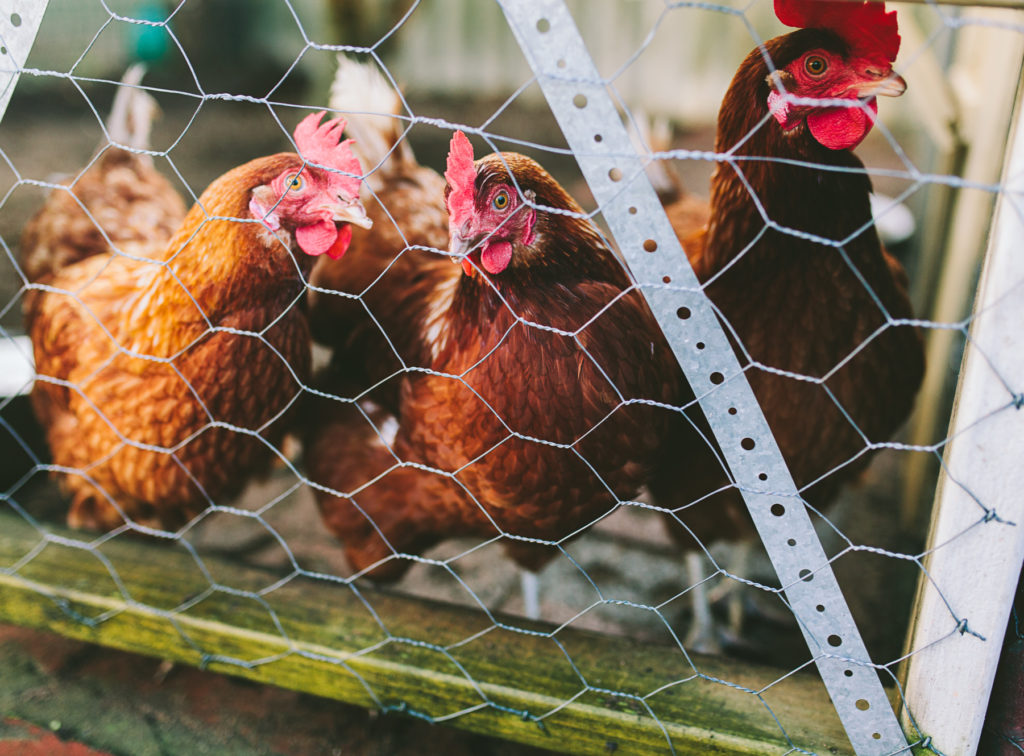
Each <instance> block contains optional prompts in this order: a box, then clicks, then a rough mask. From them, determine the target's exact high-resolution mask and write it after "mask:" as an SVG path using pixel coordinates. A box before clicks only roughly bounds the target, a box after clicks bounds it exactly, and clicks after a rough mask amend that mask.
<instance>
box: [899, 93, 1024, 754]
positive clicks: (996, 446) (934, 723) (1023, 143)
mask: <svg viewBox="0 0 1024 756" xmlns="http://www.w3.org/2000/svg"><path fill="white" fill-rule="evenodd" d="M1008 155H1009V156H1008V159H1007V162H1006V164H1005V168H1004V172H1003V189H1002V192H1001V194H1000V196H999V200H998V203H997V208H996V214H995V219H994V221H993V231H992V235H991V239H990V245H989V250H988V254H987V256H986V259H985V264H984V268H983V270H982V275H981V281H980V283H979V285H978V296H977V299H976V302H975V310H974V316H973V321H972V323H971V329H970V341H969V343H968V347H967V351H966V354H965V356H964V365H963V369H962V371H961V374H960V385H959V387H958V391H957V400H956V404H955V407H954V416H953V422H952V426H951V428H950V435H949V437H950V439H951V441H950V444H949V445H948V446H947V449H946V456H945V461H944V466H943V472H942V476H941V478H940V481H939V487H938V491H937V493H936V506H935V513H934V515H933V519H932V526H931V532H930V534H929V539H928V551H927V554H928V556H927V557H926V559H925V562H924V564H925V572H924V573H923V574H922V578H921V582H920V585H919V588H918V597H917V606H916V611H915V612H914V615H913V616H914V623H913V626H912V628H911V635H910V642H909V648H908V653H909V654H910V656H909V661H908V664H907V668H906V707H905V709H904V712H903V722H904V726H905V727H907V728H908V731H909V732H911V733H913V732H914V728H915V726H916V727H917V728H919V729H920V731H921V733H922V734H923V735H924V736H926V737H930V738H931V742H932V744H933V745H934V747H935V748H936V749H937V750H938V751H940V752H941V753H944V754H957V756H962V755H963V754H973V753H974V752H975V750H976V749H977V747H978V740H979V738H980V736H981V728H982V725H983V724H984V719H985V711H986V709H987V705H988V698H989V693H990V691H991V688H992V681H993V679H994V677H995V671H996V666H997V665H998V663H999V652H1000V649H1001V647H1002V642H1003V635H1004V633H1005V630H1006V623H1007V619H1008V617H1009V611H1010V603H1011V600H1012V598H1013V594H1014V591H1015V589H1016V586H1017V578H1018V576H1019V574H1020V571H1021V563H1022V561H1024V464H1022V460H1024V330H1022V328H1021V324H1022V323H1024V254H1022V253H1021V252H1022V250H1021V245H1022V240H1024V118H1022V111H1021V92H1020V90H1019V89H1018V93H1017V110H1016V115H1015V117H1014V125H1013V132H1012V135H1011V140H1010V150H1009V153H1008Z"/></svg>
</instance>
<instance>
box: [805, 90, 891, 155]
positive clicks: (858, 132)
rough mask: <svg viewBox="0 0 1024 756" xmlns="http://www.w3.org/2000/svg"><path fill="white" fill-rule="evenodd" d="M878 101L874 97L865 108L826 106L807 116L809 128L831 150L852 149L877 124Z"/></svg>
mask: <svg viewBox="0 0 1024 756" xmlns="http://www.w3.org/2000/svg"><path fill="white" fill-rule="evenodd" d="M877 112H878V103H877V102H875V100H874V99H873V98H872V99H871V100H868V102H867V103H865V107H863V108H825V109H822V110H815V111H814V112H812V113H811V114H810V115H808V116H807V128H808V129H810V131H811V136H813V137H814V138H815V139H816V140H818V142H819V143H820V144H821V145H823V146H824V147H828V148H829V149H830V150H851V149H853V148H854V147H856V146H857V145H858V144H860V143H861V141H862V140H863V139H864V137H866V136H867V135H868V132H869V131H871V127H872V126H874V125H875V118H874V116H875V113H877Z"/></svg>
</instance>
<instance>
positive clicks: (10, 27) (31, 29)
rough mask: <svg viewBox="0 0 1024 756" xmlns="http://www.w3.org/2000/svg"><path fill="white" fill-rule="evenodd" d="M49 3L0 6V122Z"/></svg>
mask: <svg viewBox="0 0 1024 756" xmlns="http://www.w3.org/2000/svg"><path fill="white" fill-rule="evenodd" d="M48 2H49V0H2V2H0V120H3V117H4V113H6V112H7V103H9V102H10V101H11V95H12V94H13V93H14V87H15V85H17V83H18V77H19V76H20V75H21V69H22V68H23V67H24V65H25V61H26V60H28V53H29V50H31V49H32V43H33V42H35V41H36V33H37V32H38V31H39V24H41V23H42V21H43V14H44V13H46V5H47V3H48Z"/></svg>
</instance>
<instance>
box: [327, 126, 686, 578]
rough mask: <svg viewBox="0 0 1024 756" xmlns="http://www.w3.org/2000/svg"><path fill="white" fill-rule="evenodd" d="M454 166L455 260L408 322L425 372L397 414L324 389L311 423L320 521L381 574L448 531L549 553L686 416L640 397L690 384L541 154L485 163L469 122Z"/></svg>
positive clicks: (650, 457) (521, 556) (407, 388)
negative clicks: (477, 154)
mask: <svg viewBox="0 0 1024 756" xmlns="http://www.w3.org/2000/svg"><path fill="white" fill-rule="evenodd" d="M445 175H446V177H447V179H448V184H449V188H448V190H447V193H446V202H447V207H448V211H449V213H450V219H449V234H450V246H449V251H450V253H451V254H452V255H453V256H455V257H456V258H458V262H460V264H461V267H458V266H452V265H451V264H450V263H447V265H448V267H449V268H450V269H451V270H452V271H453V272H454V274H453V275H452V274H450V275H449V276H448V277H447V278H444V279H439V280H438V281H437V282H436V283H435V285H434V288H433V290H432V291H428V292H425V298H426V301H428V302H429V307H428V308H427V309H428V315H429V317H428V319H427V320H426V321H423V322H417V321H416V320H415V319H410V321H409V322H408V323H407V324H406V327H409V328H417V329H418V330H417V331H416V334H415V337H414V338H411V339H410V341H416V342H418V344H419V347H418V349H419V350H420V352H421V354H423V355H424V357H425V365H424V367H425V368H427V370H413V371H410V372H408V373H406V374H405V375H404V376H403V377H402V380H401V386H400V391H399V408H398V411H397V413H395V414H394V415H391V414H389V413H388V412H387V410H386V409H384V408H382V407H366V406H361V405H358V404H355V403H352V402H339V401H333V402H332V401H331V400H329V399H325V400H323V402H322V406H321V408H320V409H319V410H318V412H317V413H316V416H317V417H318V418H320V419H321V422H320V424H319V425H318V426H317V427H316V428H315V429H313V430H312V432H311V433H310V434H309V436H308V438H307V464H308V469H309V474H310V477H311V479H312V480H313V481H314V483H315V484H316V485H317V486H318V489H319V495H318V500H319V504H320V508H321V511H322V514H323V518H324V521H325V523H326V524H327V526H328V527H329V528H330V530H331V531H332V532H334V534H335V535H337V536H338V537H339V538H340V539H341V540H342V542H343V543H344V546H345V550H346V555H347V557H348V559H349V561H350V563H351V564H352V565H353V566H354V567H355V568H356V569H357V570H360V571H366V572H367V574H370V575H371V576H372V577H374V578H375V579H395V578H397V577H399V576H400V575H401V574H402V573H403V572H404V571H405V569H406V568H407V567H408V566H409V565H410V564H411V559H412V558H414V555H416V554H419V553H420V552H422V551H423V550H424V549H426V548H427V547H429V546H430V545H432V544H434V543H437V542H439V541H441V540H443V539H445V538H449V537H453V536H475V537H479V538H482V539H483V540H485V541H486V540H488V539H498V538H499V537H502V538H503V545H504V547H505V549H506V551H507V552H508V553H509V554H510V556H511V557H512V558H513V559H514V560H515V561H516V562H517V563H518V564H519V565H520V566H522V567H524V568H526V569H530V570H536V569H539V568H540V567H541V566H542V565H543V564H544V563H545V562H546V561H547V560H548V559H550V558H551V557H553V556H555V555H556V554H557V553H558V551H557V548H556V547H554V546H552V545H551V543H552V542H558V543H560V542H561V541H563V540H564V539H566V538H568V537H570V536H572V535H575V534H577V533H578V532H579V531H580V530H581V529H582V528H584V527H585V526H587V525H588V524H590V523H592V522H593V521H595V520H596V519H599V518H600V517H602V516H603V515H605V514H606V513H608V512H610V511H611V510H612V509H614V508H615V507H616V505H617V504H618V503H619V502H620V501H622V500H629V499H632V498H633V497H635V496H636V494H637V491H638V489H639V488H640V486H641V485H642V483H643V482H644V480H645V478H646V477H647V475H648V474H649V473H650V470H651V466H652V464H653V462H654V461H655V459H656V458H657V455H658V453H659V449H660V447H661V445H662V443H663V441H664V438H665V436H666V434H667V432H668V428H669V426H670V424H671V422H672V421H673V418H678V413H675V412H672V411H669V410H665V409H662V408H661V407H656V406H653V405H652V404H650V403H647V402H658V403H661V404H663V405H664V404H667V403H670V402H672V401H674V400H675V399H676V398H677V397H678V396H679V395H680V394H681V393H682V392H683V391H684V390H685V389H684V388H683V386H684V385H685V381H684V380H683V378H682V374H681V371H680V370H679V367H678V364H677V363H676V361H675V358H674V357H673V355H672V354H671V352H670V351H669V348H668V345H667V343H666V342H665V340H664V338H663V336H662V334H661V332H660V330H659V329H658V326H657V324H656V323H655V321H654V319H653V316H652V315H651V313H650V311H649V310H648V309H647V307H646V305H645V304H644V302H643V299H642V297H641V296H640V294H639V293H638V292H637V291H636V290H635V289H633V288H632V285H631V282H630V279H629V277H628V276H627V274H626V273H625V271H624V270H623V267H622V265H621V263H620V262H619V260H618V259H617V258H616V256H615V255H614V254H613V253H612V251H611V250H610V249H609V248H608V246H607V245H606V244H605V242H604V240H603V238H602V236H601V235H600V233H599V232H598V231H597V229H596V228H595V227H594V226H593V224H592V223H591V222H590V221H589V220H588V219H587V218H586V217H585V215H584V214H583V212H582V210H581V208H580V207H579V205H577V203H576V202H575V201H574V200H573V199H572V198H571V197H570V196H569V195H568V194H567V193H566V192H565V191H564V190H563V189H562V188H561V186H559V185H558V183H557V182H556V181H555V180H554V179H553V178H552V177H551V176H550V175H549V174H548V173H547V172H546V171H545V170H544V169H543V168H542V167H541V166H540V165H538V164H537V163H536V162H535V161H534V160H532V159H530V158H528V157H525V156H523V155H519V154H514V153H500V154H492V155H489V156H487V157H484V158H482V159H481V160H479V161H477V162H475V163H474V162H473V151H472V146H471V145H470V143H469V140H468V139H467V138H466V137H465V136H464V135H463V134H462V133H461V132H459V133H456V134H455V136H454V137H453V139H452V145H451V152H450V153H449V157H448V170H447V172H446V174H445ZM406 338H409V337H406ZM332 405H333V406H332ZM398 555H407V556H408V558H400V557H399V556H398Z"/></svg>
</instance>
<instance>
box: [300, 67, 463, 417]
mask: <svg viewBox="0 0 1024 756" xmlns="http://www.w3.org/2000/svg"><path fill="white" fill-rule="evenodd" d="M330 104H331V108H332V109H334V110H338V111H345V112H347V113H350V114H351V115H349V116H348V119H349V120H348V133H349V135H351V136H352V137H354V145H353V150H354V152H355V154H356V155H357V156H358V157H359V159H360V160H361V162H362V164H363V165H364V166H366V172H367V177H366V180H365V182H364V184H363V186H364V190H366V191H365V194H364V204H365V205H366V208H367V214H368V216H369V217H370V219H371V220H372V222H373V228H372V230H370V231H368V232H364V233H359V234H356V235H354V237H353V239H352V244H351V246H350V248H349V251H348V253H347V254H346V256H345V260H344V262H339V261H336V260H332V259H330V258H327V257H324V258H321V259H320V260H319V261H317V264H316V265H315V267H314V268H313V274H312V279H311V284H312V287H311V291H310V296H309V303H310V324H311V326H312V330H313V338H314V339H315V340H316V341H317V342H319V343H322V344H324V345H326V346H328V347H331V348H333V349H334V354H335V355H336V359H335V360H334V361H333V363H332V367H331V376H330V378H329V379H327V380H328V382H329V383H330V389H331V391H333V392H334V393H338V394H341V395H351V396H355V395H359V394H362V393H363V392H365V391H366V390H367V389H369V388H371V387H377V390H376V391H375V398H376V399H377V400H378V401H385V402H386V404H387V405H388V406H389V407H390V408H391V409H392V411H395V407H396V402H397V397H396V391H397V385H398V382H397V380H392V381H391V382H390V383H389V384H388V385H386V386H377V384H379V383H381V382H382V381H385V380H386V379H387V378H388V377H389V376H393V375H398V374H400V372H401V371H402V370H403V369H404V368H406V367H409V366H412V365H415V366H422V365H423V364H424V355H422V354H421V353H420V351H419V347H420V346H421V344H420V343H418V342H417V340H416V339H415V338H412V337H414V336H415V335H417V334H419V333H420V331H421V329H423V328H425V327H427V325H426V322H425V321H426V319H427V318H428V311H429V305H430V295H431V293H432V292H433V291H435V290H436V289H437V288H438V287H439V286H443V285H445V284H444V282H446V281H447V282H448V285H451V284H452V282H454V281H455V280H456V278H457V276H456V275H455V274H456V271H453V269H452V266H451V264H450V263H449V262H448V258H447V255H445V254H441V251H442V250H444V249H446V248H447V246H448V211H447V210H446V209H445V205H444V186H445V183H444V179H443V178H441V176H439V175H438V174H437V172H436V171H434V170H432V169H430V168H427V167H424V166H421V165H419V163H417V162H416V157H415V155H414V154H413V151H412V148H411V147H410V146H409V142H408V140H406V139H405V138H404V137H405V128H404V124H403V121H402V120H401V119H400V118H399V117H398V114H399V113H400V108H401V101H400V99H399V97H398V94H397V93H396V92H395V91H394V89H392V88H391V86H390V85H389V84H388V83H387V82H386V81H385V80H384V78H383V77H382V76H381V75H380V74H379V73H378V72H377V71H376V70H375V69H373V68H371V67H369V66H368V65H360V64H359V63H356V62H355V61H353V60H350V59H349V58H346V57H345V56H344V55H339V56H338V72H337V76H336V77H335V80H334V83H333V86H332V88H331V101H330ZM410 324H412V325H410ZM407 337H410V338H407Z"/></svg>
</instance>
